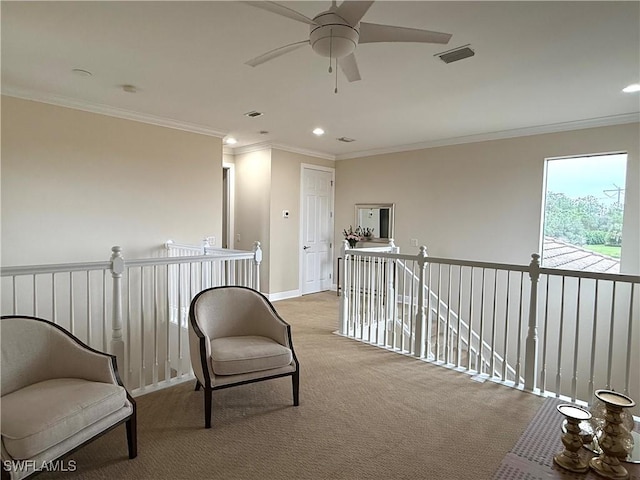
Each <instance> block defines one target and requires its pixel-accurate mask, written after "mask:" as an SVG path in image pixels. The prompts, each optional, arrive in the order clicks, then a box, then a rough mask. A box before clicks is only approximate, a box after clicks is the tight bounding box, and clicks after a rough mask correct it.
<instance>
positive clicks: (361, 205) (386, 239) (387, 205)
mask: <svg viewBox="0 0 640 480" xmlns="http://www.w3.org/2000/svg"><path fill="white" fill-rule="evenodd" d="M383 208H388V209H389V236H388V237H378V236H375V233H376V232H375V230H374V236H373V237H372V238H369V239H364V240H362V241H363V242H374V243H388V242H389V239H390V238H393V235H394V222H395V203H356V205H355V223H354V226H356V227H358V226H361V225H360V223H359V221H360V220H359V215H358V213H359V211H360V210H374V209H383ZM378 233H380V232H378Z"/></svg>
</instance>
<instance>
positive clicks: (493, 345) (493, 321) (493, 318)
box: [489, 270, 498, 377]
mask: <svg viewBox="0 0 640 480" xmlns="http://www.w3.org/2000/svg"><path fill="white" fill-rule="evenodd" d="M497 293H498V270H493V305H492V307H491V310H492V312H491V352H490V354H491V361H490V362H489V376H491V377H495V376H496V370H495V367H496V315H497V312H496V309H497V307H498V295H497Z"/></svg>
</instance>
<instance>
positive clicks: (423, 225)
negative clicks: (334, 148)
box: [335, 123, 640, 273]
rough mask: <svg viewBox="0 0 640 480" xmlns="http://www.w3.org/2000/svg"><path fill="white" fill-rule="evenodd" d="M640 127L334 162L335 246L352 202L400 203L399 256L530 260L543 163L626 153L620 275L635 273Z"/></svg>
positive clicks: (639, 246) (639, 257) (638, 268)
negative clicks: (421, 253) (421, 250)
mask: <svg viewBox="0 0 640 480" xmlns="http://www.w3.org/2000/svg"><path fill="white" fill-rule="evenodd" d="M639 144H640V130H639V125H638V124H637V123H634V124H626V125H619V126H612V127H602V128H592V129H584V130H576V131H572V132H562V133H554V134H546V135H535V136H527V137H519V138H512V139H506V140H496V141H487V142H478V143H469V144H463V145H453V146H447V147H438V148H430V149H424V150H416V151H411V152H403V153H395V154H387V155H377V156H372V157H367V158H358V159H352V160H343V161H339V162H336V229H335V231H336V240H337V241H341V240H342V235H341V232H342V229H343V228H344V227H346V226H348V225H350V224H353V222H354V218H353V216H354V213H353V211H354V208H353V206H354V204H355V203H370V202H371V203H387V202H393V203H395V204H396V209H395V214H396V217H395V240H396V244H397V245H398V246H399V247H400V248H401V251H402V252H417V248H415V247H410V239H412V238H414V239H417V240H418V244H419V245H426V246H427V252H428V254H429V255H431V256H437V257H448V258H461V259H470V260H484V261H495V262H506V263H518V264H522V263H528V261H529V259H530V255H531V253H533V252H538V251H539V250H540V237H541V234H540V230H541V211H542V210H541V209H542V196H543V170H544V160H545V158H549V157H560V156H571V155H581V154H590V153H604V152H613V151H626V152H628V154H629V155H628V170H627V186H626V206H625V224H624V232H623V239H624V240H623V241H624V248H623V257H622V259H621V269H622V270H623V271H624V272H627V273H640V158H639Z"/></svg>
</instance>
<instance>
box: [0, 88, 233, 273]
mask: <svg viewBox="0 0 640 480" xmlns="http://www.w3.org/2000/svg"><path fill="white" fill-rule="evenodd" d="M1 186H2V237H1V238H2V265H5V266H9V265H25V264H40V263H60V262H81V261H101V260H108V258H109V255H110V250H111V247H112V246H113V245H120V246H122V248H123V252H124V255H125V257H127V258H139V257H148V256H151V255H153V254H154V252H156V251H157V249H158V248H159V247H160V246H161V245H162V244H163V243H164V242H165V241H166V240H168V239H170V238H171V239H173V240H175V241H178V242H184V243H197V244H199V243H200V242H201V241H202V239H203V237H204V236H208V235H215V236H216V237H218V238H219V237H220V235H221V231H222V218H221V210H222V196H221V186H222V142H221V139H219V138H214V137H210V136H205V135H200V134H195V133H188V132H184V131H180V130H174V129H169V128H164V127H158V126H153V125H148V124H144V123H139V122H133V121H129V120H122V119H118V118H113V117H109V116H105V115H97V114H93V113H87V112H83V111H79V110H73V109H69V108H63V107H57V106H52V105H48V104H44V103H38V102H32V101H26V100H19V99H16V98H12V97H6V96H3V97H2V183H1Z"/></svg>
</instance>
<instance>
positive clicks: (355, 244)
mask: <svg viewBox="0 0 640 480" xmlns="http://www.w3.org/2000/svg"><path fill="white" fill-rule="evenodd" d="M347 242H349V248H356V246H357V245H358V241H357V240H352V239H349V240H347Z"/></svg>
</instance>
